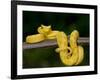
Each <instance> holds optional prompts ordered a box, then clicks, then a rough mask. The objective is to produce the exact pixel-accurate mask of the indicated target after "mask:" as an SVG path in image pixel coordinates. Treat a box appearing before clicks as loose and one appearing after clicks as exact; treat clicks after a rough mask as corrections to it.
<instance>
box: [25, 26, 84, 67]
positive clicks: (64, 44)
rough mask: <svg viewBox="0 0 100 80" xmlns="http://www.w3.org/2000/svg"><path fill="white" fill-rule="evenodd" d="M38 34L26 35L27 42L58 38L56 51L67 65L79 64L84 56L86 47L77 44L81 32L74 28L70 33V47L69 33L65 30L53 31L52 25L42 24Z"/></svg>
mask: <svg viewBox="0 0 100 80" xmlns="http://www.w3.org/2000/svg"><path fill="white" fill-rule="evenodd" d="M38 33H39V34H36V35H29V36H27V37H26V42H27V43H37V42H40V41H43V40H45V39H57V43H58V47H59V48H57V49H56V50H55V51H56V52H58V53H59V54H60V58H61V61H62V62H63V63H64V64H65V65H69V66H71V65H78V64H80V63H81V62H82V60H83V58H84V49H83V47H82V46H78V45H77V39H78V37H79V33H78V31H77V30H74V31H73V32H72V33H71V35H70V47H69V46H68V39H67V35H66V34H65V33H64V32H60V31H53V30H52V29H51V26H44V25H41V26H40V27H39V28H38ZM68 50H69V52H68Z"/></svg>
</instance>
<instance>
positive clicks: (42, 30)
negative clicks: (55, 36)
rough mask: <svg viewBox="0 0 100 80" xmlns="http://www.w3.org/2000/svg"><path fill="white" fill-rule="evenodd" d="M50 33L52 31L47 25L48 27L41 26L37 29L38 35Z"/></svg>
mask: <svg viewBox="0 0 100 80" xmlns="http://www.w3.org/2000/svg"><path fill="white" fill-rule="evenodd" d="M51 31H52V29H51V25H49V26H45V25H41V26H40V27H39V28H38V32H39V33H40V34H44V35H47V34H49V33H50V32H51Z"/></svg>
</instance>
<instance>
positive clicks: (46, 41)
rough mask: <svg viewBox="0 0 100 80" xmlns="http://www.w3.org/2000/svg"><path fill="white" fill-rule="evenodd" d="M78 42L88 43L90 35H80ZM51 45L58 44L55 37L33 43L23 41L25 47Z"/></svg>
mask: <svg viewBox="0 0 100 80" xmlns="http://www.w3.org/2000/svg"><path fill="white" fill-rule="evenodd" d="M68 42H69V38H68ZM77 42H78V44H86V45H88V44H89V38H88V37H80V38H79V39H78V41H77ZM49 46H57V42H56V40H55V39H53V40H45V41H42V42H38V43H33V44H29V43H26V42H24V43H23V49H32V48H41V47H49Z"/></svg>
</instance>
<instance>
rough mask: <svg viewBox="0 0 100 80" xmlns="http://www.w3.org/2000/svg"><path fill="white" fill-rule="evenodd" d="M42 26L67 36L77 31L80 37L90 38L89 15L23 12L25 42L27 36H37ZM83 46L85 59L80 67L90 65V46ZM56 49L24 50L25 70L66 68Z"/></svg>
mask: <svg viewBox="0 0 100 80" xmlns="http://www.w3.org/2000/svg"><path fill="white" fill-rule="evenodd" d="M41 24H44V25H46V26H48V25H51V26H52V29H53V30H59V31H64V32H65V33H66V34H67V35H69V34H70V33H71V32H72V31H73V30H75V29H76V30H78V31H79V33H80V37H89V14H76V13H54V12H33V11H23V42H25V38H26V36H28V35H32V34H37V33H38V32H37V28H38V27H39V26H40V25H41ZM82 46H83V47H84V49H85V57H84V60H83V62H82V63H81V64H80V65H79V66H85V65H89V45H82ZM56 48H57V46H54V47H45V48H37V49H28V50H23V68H42V67H43V68H44V67H61V66H62V67H64V66H65V65H64V64H63V63H62V62H61V60H60V57H59V54H58V53H56V52H55V49H56ZM65 67H66V66H65Z"/></svg>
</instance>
